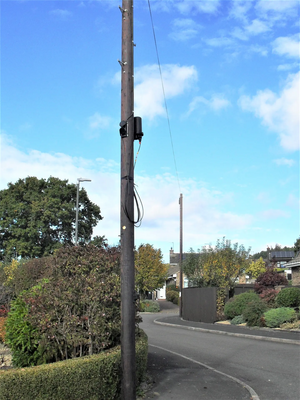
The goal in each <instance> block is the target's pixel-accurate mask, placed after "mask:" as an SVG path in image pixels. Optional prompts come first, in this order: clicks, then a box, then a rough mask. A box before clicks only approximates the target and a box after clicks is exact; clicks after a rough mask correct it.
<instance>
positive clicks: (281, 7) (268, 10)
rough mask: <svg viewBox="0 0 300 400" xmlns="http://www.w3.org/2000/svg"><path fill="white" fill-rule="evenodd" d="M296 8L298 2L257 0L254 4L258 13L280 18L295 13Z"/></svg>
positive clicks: (293, 0) (294, 0) (291, 0)
mask: <svg viewBox="0 0 300 400" xmlns="http://www.w3.org/2000/svg"><path fill="white" fill-rule="evenodd" d="M298 7H299V2H298V0H280V1H273V0H259V1H258V2H257V4H256V9H257V10H258V11H259V12H261V13H263V14H269V15H270V14H271V15H274V14H275V15H278V16H279V15H281V17H284V15H291V14H292V13H294V12H297V8H298Z"/></svg>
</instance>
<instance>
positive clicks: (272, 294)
mask: <svg viewBox="0 0 300 400" xmlns="http://www.w3.org/2000/svg"><path fill="white" fill-rule="evenodd" d="M277 294H278V291H277V290H275V289H265V290H264V291H263V292H262V293H261V294H260V295H259V297H260V298H261V299H262V300H263V301H264V302H265V303H266V304H267V306H268V307H269V308H274V307H275V303H276V296H277Z"/></svg>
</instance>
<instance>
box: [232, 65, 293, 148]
mask: <svg viewBox="0 0 300 400" xmlns="http://www.w3.org/2000/svg"><path fill="white" fill-rule="evenodd" d="M299 78H300V73H299V72H298V73H297V74H291V75H289V77H288V79H287V80H286V82H285V86H284V88H283V90H282V91H281V93H280V94H279V95H277V94H276V93H274V92H272V91H271V90H269V89H266V90H260V91H258V92H257V94H256V95H255V96H253V97H249V96H242V97H241V98H240V100H239V105H240V106H241V108H242V109H243V110H247V111H251V112H253V113H254V114H255V115H256V116H257V117H258V118H260V119H261V120H262V122H263V124H264V125H266V126H267V127H268V128H269V129H270V130H271V131H274V132H276V133H278V134H279V138H280V145H281V146H282V147H283V148H284V149H285V150H289V151H295V150H298V149H299V90H300V88H299Z"/></svg>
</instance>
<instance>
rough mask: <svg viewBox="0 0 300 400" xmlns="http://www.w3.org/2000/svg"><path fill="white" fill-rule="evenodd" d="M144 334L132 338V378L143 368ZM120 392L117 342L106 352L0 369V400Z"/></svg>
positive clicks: (75, 398) (110, 397)
mask: <svg viewBox="0 0 300 400" xmlns="http://www.w3.org/2000/svg"><path fill="white" fill-rule="evenodd" d="M147 355H148V338H147V335H146V334H145V333H144V332H143V331H141V333H140V336H139V337H137V340H136V365H137V368H136V378H137V382H138V384H139V383H141V381H142V380H143V378H144V376H145V373H146V369H147ZM120 393H121V349H120V346H117V347H115V348H114V349H111V350H108V351H106V352H103V353H100V354H97V355H93V356H87V357H81V358H75V359H72V360H67V361H60V362H57V363H53V364H45V365H40V366H37V367H28V368H18V369H11V370H7V371H2V372H1V373H0V400H20V399H22V400H32V399H34V400H69V399H72V400H82V399H85V400H96V399H97V400H115V399H119V398H120Z"/></svg>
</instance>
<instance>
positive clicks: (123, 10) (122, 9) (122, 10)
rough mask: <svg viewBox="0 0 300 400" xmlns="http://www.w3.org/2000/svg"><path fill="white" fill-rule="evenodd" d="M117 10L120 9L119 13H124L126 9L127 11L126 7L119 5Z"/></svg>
mask: <svg viewBox="0 0 300 400" xmlns="http://www.w3.org/2000/svg"><path fill="white" fill-rule="evenodd" d="M119 10H120V11H121V13H122V14H124V12H126V11H127V9H126V8H122V7H121V6H119Z"/></svg>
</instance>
